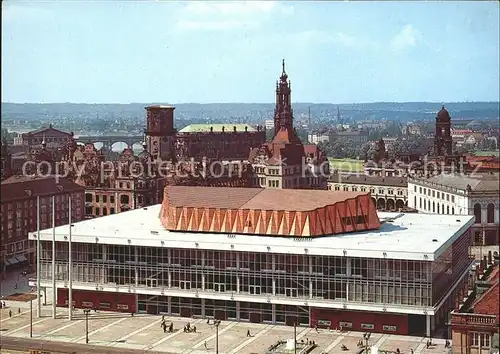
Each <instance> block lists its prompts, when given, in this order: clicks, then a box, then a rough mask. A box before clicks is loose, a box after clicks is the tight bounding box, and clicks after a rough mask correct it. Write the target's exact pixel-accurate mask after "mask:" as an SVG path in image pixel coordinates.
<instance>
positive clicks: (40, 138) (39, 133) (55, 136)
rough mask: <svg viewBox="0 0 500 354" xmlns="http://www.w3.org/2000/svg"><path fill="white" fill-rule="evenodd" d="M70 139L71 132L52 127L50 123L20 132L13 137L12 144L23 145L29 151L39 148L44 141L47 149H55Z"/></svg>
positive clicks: (71, 137)
mask: <svg viewBox="0 0 500 354" xmlns="http://www.w3.org/2000/svg"><path fill="white" fill-rule="evenodd" d="M72 139H73V133H67V132H63V131H61V130H58V129H55V128H53V127H52V124H50V125H49V127H48V128H46V127H43V128H40V129H37V130H33V131H31V132H28V133H23V134H20V135H19V136H18V137H16V138H15V139H14V145H18V146H25V147H26V148H27V151H28V152H31V148H33V149H35V150H37V149H40V148H41V147H42V143H45V144H46V147H47V148H49V149H57V148H59V147H63V146H65V145H66V144H67V143H69V142H70V141H71V140H72Z"/></svg>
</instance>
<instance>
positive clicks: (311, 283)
mask: <svg viewBox="0 0 500 354" xmlns="http://www.w3.org/2000/svg"><path fill="white" fill-rule="evenodd" d="M307 259H308V260H309V299H312V297H313V281H312V279H311V274H312V273H313V264H312V257H310V256H308V257H307Z"/></svg>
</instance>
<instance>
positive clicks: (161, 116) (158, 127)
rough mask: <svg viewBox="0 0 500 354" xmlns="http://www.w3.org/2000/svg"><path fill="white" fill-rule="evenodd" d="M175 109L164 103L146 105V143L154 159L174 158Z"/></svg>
mask: <svg viewBox="0 0 500 354" xmlns="http://www.w3.org/2000/svg"><path fill="white" fill-rule="evenodd" d="M174 109H175V107H173V106H163V105H156V106H148V107H146V112H147V118H146V119H147V122H146V130H145V134H146V145H147V150H148V151H149V153H150V154H151V157H152V160H153V161H155V160H171V159H172V158H174V155H175V154H174V140H175V129H174Z"/></svg>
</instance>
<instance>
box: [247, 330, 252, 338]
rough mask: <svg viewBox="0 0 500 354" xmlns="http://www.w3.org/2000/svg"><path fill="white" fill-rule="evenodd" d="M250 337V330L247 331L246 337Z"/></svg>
mask: <svg viewBox="0 0 500 354" xmlns="http://www.w3.org/2000/svg"><path fill="white" fill-rule="evenodd" d="M251 336H252V335H251V334H250V330H249V329H248V330H247V337H251Z"/></svg>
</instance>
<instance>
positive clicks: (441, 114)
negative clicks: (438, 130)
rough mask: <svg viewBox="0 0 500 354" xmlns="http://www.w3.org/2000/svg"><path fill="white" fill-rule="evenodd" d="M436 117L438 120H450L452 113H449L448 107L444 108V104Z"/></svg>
mask: <svg viewBox="0 0 500 354" xmlns="http://www.w3.org/2000/svg"><path fill="white" fill-rule="evenodd" d="M436 118H437V120H438V121H439V122H449V121H450V120H451V118H450V114H449V113H448V111H447V110H446V108H444V106H443V107H442V108H441V110H440V111H439V112H438V114H437V117H436Z"/></svg>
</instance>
